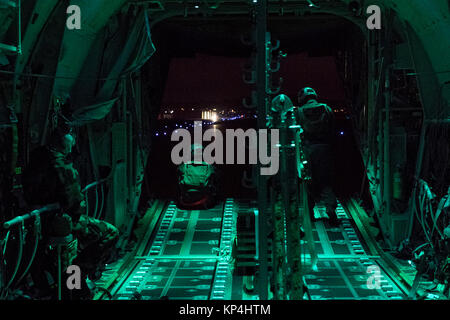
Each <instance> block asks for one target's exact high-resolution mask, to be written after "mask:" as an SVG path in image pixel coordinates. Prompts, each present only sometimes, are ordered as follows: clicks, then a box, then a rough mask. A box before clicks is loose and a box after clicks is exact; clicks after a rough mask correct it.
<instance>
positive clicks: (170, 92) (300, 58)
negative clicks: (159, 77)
mask: <svg viewBox="0 0 450 320" xmlns="http://www.w3.org/2000/svg"><path fill="white" fill-rule="evenodd" d="M246 61H247V60H246V59H242V58H230V57H218V56H209V55H203V54H198V55H196V57H195V58H175V59H173V60H172V62H171V65H170V70H169V77H168V80H167V85H166V89H165V93H164V99H163V104H162V106H163V107H174V108H176V107H222V106H223V107H239V106H241V105H242V104H241V101H242V98H244V97H249V96H250V92H251V87H252V86H251V85H247V84H245V83H244V82H243V80H242V66H243V65H244V63H245V62H246ZM276 75H277V76H281V77H283V79H284V81H283V87H282V93H285V94H287V95H288V96H289V97H291V99H293V101H294V104H295V103H296V97H297V92H298V90H299V89H301V88H302V87H305V86H311V87H313V88H314V89H316V91H317V92H318V94H319V99H320V98H321V99H322V100H331V101H344V89H343V85H342V82H341V80H340V79H339V77H338V73H337V71H336V65H335V62H334V58H333V57H308V56H307V55H306V54H295V55H288V56H287V58H285V59H283V60H282V64H281V69H280V71H279V72H278V73H277V74H276Z"/></svg>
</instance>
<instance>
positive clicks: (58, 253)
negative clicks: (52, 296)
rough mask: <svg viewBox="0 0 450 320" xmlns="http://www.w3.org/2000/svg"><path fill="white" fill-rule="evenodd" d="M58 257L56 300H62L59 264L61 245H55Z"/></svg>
mask: <svg viewBox="0 0 450 320" xmlns="http://www.w3.org/2000/svg"><path fill="white" fill-rule="evenodd" d="M56 250H57V255H58V300H59V301H61V300H62V274H61V273H62V270H61V269H62V263H61V245H60V244H57V245H56Z"/></svg>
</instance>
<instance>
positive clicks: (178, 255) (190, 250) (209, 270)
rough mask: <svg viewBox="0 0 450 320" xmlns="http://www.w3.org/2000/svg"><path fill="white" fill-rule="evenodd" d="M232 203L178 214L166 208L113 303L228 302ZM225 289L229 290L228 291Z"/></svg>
mask: <svg viewBox="0 0 450 320" xmlns="http://www.w3.org/2000/svg"><path fill="white" fill-rule="evenodd" d="M233 213H234V203H233V200H232V199H228V200H227V201H226V202H225V203H222V204H219V205H217V206H216V207H214V208H212V209H208V210H181V209H179V208H177V207H176V206H175V204H173V203H170V204H169V206H168V208H167V209H166V210H165V212H164V213H163V216H162V219H161V221H160V223H159V226H158V228H157V231H156V234H155V236H154V238H153V239H152V240H151V241H152V242H151V246H150V249H149V250H148V252H146V254H145V255H143V256H136V257H135V259H136V260H137V261H138V263H137V265H136V267H135V268H134V271H133V272H132V273H131V274H130V275H129V276H128V278H127V279H126V281H124V282H123V283H122V284H121V285H120V288H115V289H114V290H113V294H114V298H115V299H119V300H132V299H142V300H150V299H161V298H163V297H167V298H169V299H193V300H207V299H229V298H230V294H231V273H230V268H231V265H230V264H229V262H230V260H231V244H232V239H233V233H234V229H235V228H234V220H233V216H234V214H233ZM228 288H229V289H230V290H228Z"/></svg>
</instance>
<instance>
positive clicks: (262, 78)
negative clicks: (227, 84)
mask: <svg viewBox="0 0 450 320" xmlns="http://www.w3.org/2000/svg"><path fill="white" fill-rule="evenodd" d="M266 15H267V0H258V2H257V4H256V51H257V58H256V79H257V80H256V81H257V82H256V90H257V114H258V129H264V128H266V113H267V112H266V111H267V93H266V87H267V66H266V61H267V57H266V55H267V53H266V32H267V16H266ZM258 167H259V166H258ZM258 212H259V215H258V228H259V230H258V235H259V240H258V244H257V245H258V247H259V249H258V252H259V259H258V264H259V268H258V271H259V274H258V293H259V298H260V300H267V299H268V277H269V275H268V259H267V220H268V219H267V179H266V177H265V176H262V175H261V174H260V172H258Z"/></svg>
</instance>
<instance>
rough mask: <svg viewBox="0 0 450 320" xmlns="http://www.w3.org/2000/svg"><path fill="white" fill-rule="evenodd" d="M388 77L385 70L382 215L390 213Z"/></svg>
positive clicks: (388, 71) (389, 99)
mask: <svg viewBox="0 0 450 320" xmlns="http://www.w3.org/2000/svg"><path fill="white" fill-rule="evenodd" d="M389 75H390V68H389V67H388V68H386V71H385V93H384V98H385V118H384V125H383V145H384V152H383V168H384V169H383V173H384V178H383V185H384V187H383V198H384V199H383V200H384V204H385V206H384V214H390V213H391V181H392V179H391V157H390V146H391V139H390V138H391V128H390V117H391V112H390V104H391V98H390V97H391V95H390V89H389V87H390V84H389Z"/></svg>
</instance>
